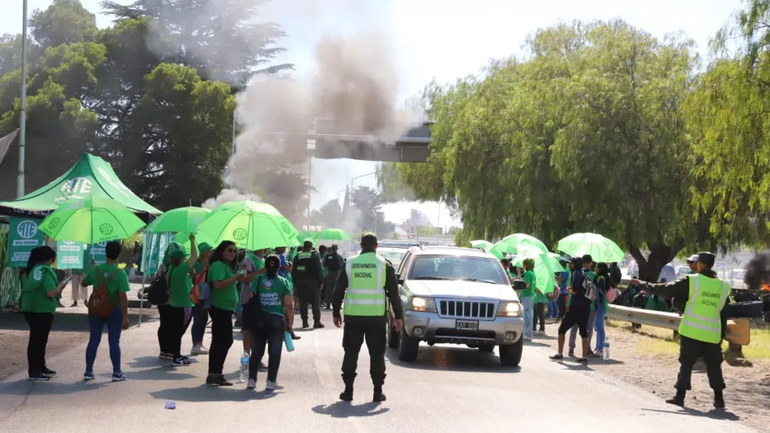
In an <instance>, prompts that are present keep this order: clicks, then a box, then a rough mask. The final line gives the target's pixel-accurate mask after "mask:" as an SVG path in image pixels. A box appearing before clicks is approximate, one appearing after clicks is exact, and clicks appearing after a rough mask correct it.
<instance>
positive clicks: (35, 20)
mask: <svg viewBox="0 0 770 433" xmlns="http://www.w3.org/2000/svg"><path fill="white" fill-rule="evenodd" d="M29 25H30V27H31V28H32V32H31V34H32V37H33V38H34V39H35V41H36V42H37V43H38V44H39V46H40V47H42V48H44V49H45V48H48V47H58V46H59V45H62V44H72V43H78V42H89V41H93V40H94V37H95V36H96V32H97V28H96V16H95V15H94V14H92V13H91V12H89V11H88V10H87V9H86V8H84V7H83V5H82V4H81V3H80V0H54V2H53V4H51V6H49V7H48V8H47V9H45V10H42V11H41V10H39V9H38V10H35V11H34V12H33V13H32V17H31V18H30V20H29Z"/></svg>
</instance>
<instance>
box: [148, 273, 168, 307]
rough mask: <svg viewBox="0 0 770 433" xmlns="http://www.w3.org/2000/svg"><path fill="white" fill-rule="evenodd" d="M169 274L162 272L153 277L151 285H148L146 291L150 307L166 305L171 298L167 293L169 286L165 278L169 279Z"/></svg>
mask: <svg viewBox="0 0 770 433" xmlns="http://www.w3.org/2000/svg"><path fill="white" fill-rule="evenodd" d="M169 274H170V273H169V272H164V273H162V274H160V275H158V276H157V277H155V279H154V280H153V281H152V283H150V288H149V290H148V291H147V300H148V301H150V303H151V304H152V305H165V304H166V303H168V300H169V298H170V297H171V293H170V292H169V289H170V287H171V285H170V284H169V281H168V278H166V277H167V276H169V277H170V275H169Z"/></svg>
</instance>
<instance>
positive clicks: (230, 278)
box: [206, 241, 248, 386]
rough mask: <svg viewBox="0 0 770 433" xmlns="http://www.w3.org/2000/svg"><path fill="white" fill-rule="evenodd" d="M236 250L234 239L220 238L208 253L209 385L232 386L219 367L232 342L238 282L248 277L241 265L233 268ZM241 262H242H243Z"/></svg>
mask: <svg viewBox="0 0 770 433" xmlns="http://www.w3.org/2000/svg"><path fill="white" fill-rule="evenodd" d="M237 254H238V250H237V249H236V248H235V243H233V242H231V241H223V242H222V243H221V244H219V246H218V247H217V249H216V250H215V251H214V254H213V255H212V256H211V264H210V265H209V270H208V272H207V274H206V280H207V282H208V283H209V284H210V285H211V289H212V290H211V309H210V310H209V314H210V315H211V347H210V348H209V375H208V377H207V378H206V383H208V384H209V385H212V386H233V384H232V383H230V382H228V381H227V380H225V376H224V375H223V374H222V369H223V368H224V365H225V360H226V359H227V352H228V351H229V350H230V347H231V346H232V345H233V314H235V311H236V310H237V308H238V301H239V299H238V289H237V288H236V286H237V285H238V283H240V282H244V281H247V280H248V275H246V271H245V269H244V270H242V271H238V270H237V263H236V261H235V259H236V257H237ZM244 265H245V263H244Z"/></svg>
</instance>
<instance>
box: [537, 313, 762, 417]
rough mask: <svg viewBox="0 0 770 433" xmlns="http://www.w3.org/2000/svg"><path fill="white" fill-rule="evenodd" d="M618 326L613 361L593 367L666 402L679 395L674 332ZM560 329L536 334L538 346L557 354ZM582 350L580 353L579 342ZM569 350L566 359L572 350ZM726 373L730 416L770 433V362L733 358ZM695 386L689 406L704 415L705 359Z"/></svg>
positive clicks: (611, 329) (707, 406) (610, 331)
mask: <svg viewBox="0 0 770 433" xmlns="http://www.w3.org/2000/svg"><path fill="white" fill-rule="evenodd" d="M613 325H614V326H608V327H607V336H608V338H609V340H610V348H611V356H612V359H611V360H610V361H604V360H601V359H591V360H590V363H589V368H590V369H592V370H594V371H596V372H598V373H601V374H606V375H609V376H612V377H615V378H618V379H620V380H622V381H624V382H627V383H631V384H634V385H636V386H639V387H641V388H642V389H645V390H647V391H649V392H652V393H653V394H656V395H658V396H660V397H661V398H664V399H665V398H669V397H671V396H673V394H674V392H675V390H674V383H675V382H676V376H677V373H678V371H679V361H678V352H679V349H678V346H677V345H676V344H675V343H673V342H671V341H668V340H667V339H670V336H671V335H673V333H672V332H671V331H667V330H656V329H652V328H649V327H643V328H642V329H641V330H640V332H635V331H632V330H631V326H630V324H627V323H618V324H613ZM557 331H558V324H556V323H551V324H548V325H547V327H546V336H535V340H534V341H533V343H532V344H533V345H535V346H539V347H545V348H552V349H553V350H554V352H555V351H556V348H557V340H556V338H555V337H556V336H557ZM594 344H595V343H594ZM577 350H578V351H580V342H579V341H578V348H577ZM564 352H565V357H566V354H567V353H566V352H567V349H566V347H565V350H564ZM747 353H748V351H747ZM722 369H723V372H724V377H725V382H726V384H727V389H726V390H725V401H726V404H727V409H728V412H727V413H726V414H725V417H726V418H728V419H736V420H737V421H738V422H741V423H743V424H745V425H748V426H750V427H752V428H755V429H757V430H758V431H761V432H765V431H770V361H768V360H752V359H734V358H732V357H731V358H730V359H727V361H726V362H725V363H723V364H722ZM692 388H693V389H692V391H690V392H689V393H688V394H687V401H686V404H687V407H688V408H689V409H692V410H694V411H697V412H701V413H708V412H711V411H712V410H713V406H712V402H713V392H712V391H711V389H710V388H709V384H708V378H707V376H706V368H705V365H704V364H703V362H702V361H698V363H697V364H696V365H695V370H694V371H693V377H692ZM709 415H711V414H709Z"/></svg>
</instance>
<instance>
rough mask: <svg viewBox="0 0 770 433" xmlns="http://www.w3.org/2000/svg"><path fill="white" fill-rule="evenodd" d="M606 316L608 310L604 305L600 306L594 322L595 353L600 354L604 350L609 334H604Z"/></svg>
mask: <svg viewBox="0 0 770 433" xmlns="http://www.w3.org/2000/svg"><path fill="white" fill-rule="evenodd" d="M606 315H607V310H606V309H605V308H604V303H601V304H599V308H597V309H596V320H595V321H594V327H595V328H596V349H595V350H594V352H595V353H600V352H602V351H603V350H604V341H605V340H606V338H607V334H606V333H605V332H604V317H605V316H606Z"/></svg>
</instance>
